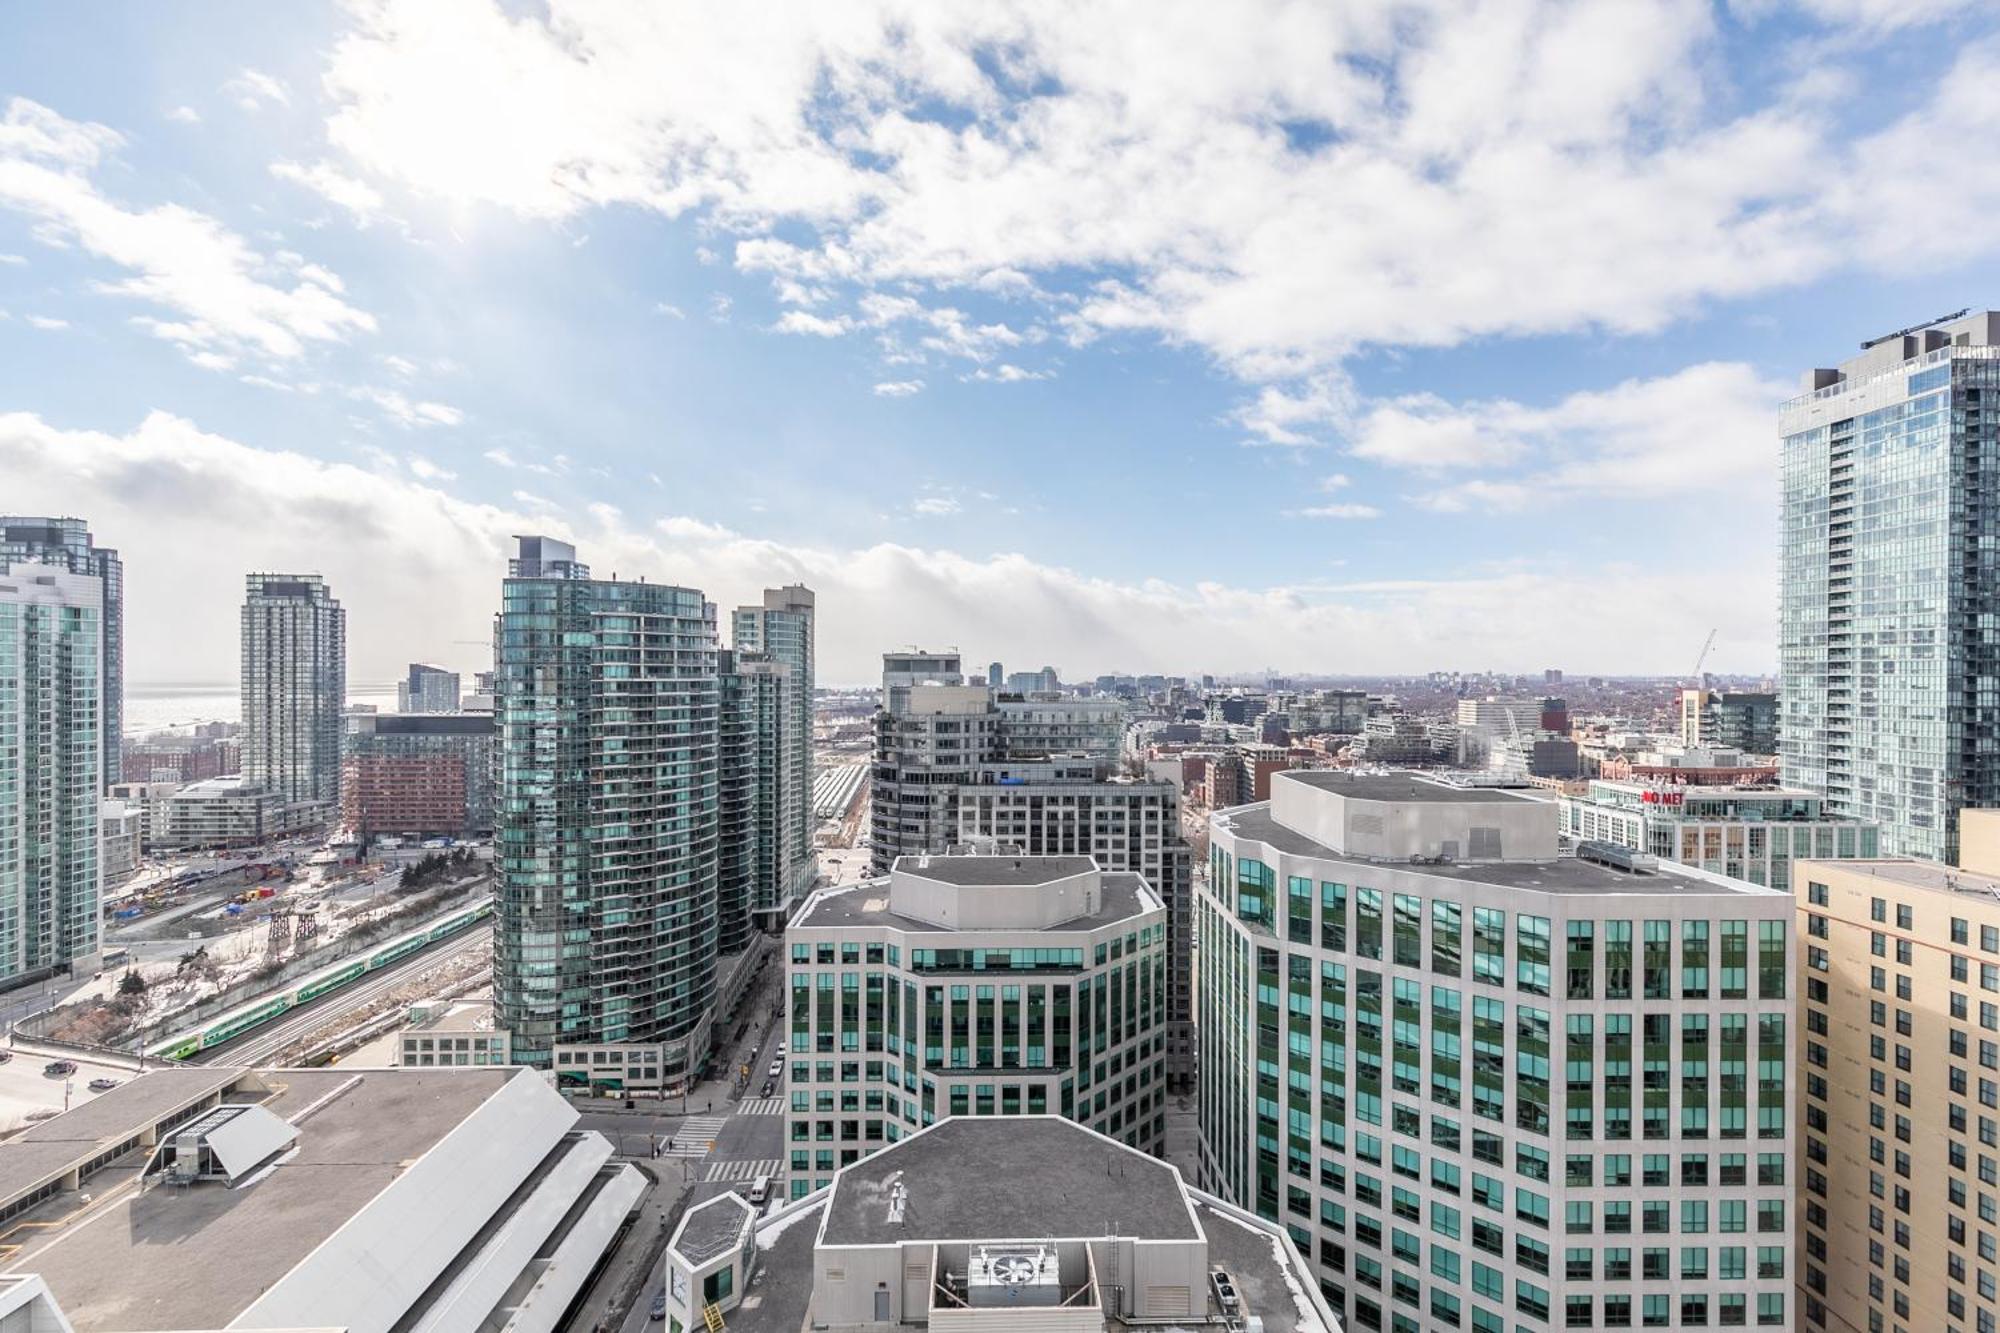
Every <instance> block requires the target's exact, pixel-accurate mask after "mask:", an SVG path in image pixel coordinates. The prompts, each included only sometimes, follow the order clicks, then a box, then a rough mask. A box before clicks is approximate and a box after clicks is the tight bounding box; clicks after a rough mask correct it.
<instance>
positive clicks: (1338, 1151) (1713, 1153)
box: [1195, 772, 1796, 1333]
mask: <svg viewBox="0 0 2000 1333" xmlns="http://www.w3.org/2000/svg"><path fill="white" fill-rule="evenodd" d="M1558 816H1559V812H1558V810H1557V807H1556V806H1555V805H1554V804H1552V803H1550V802H1547V801H1543V800H1539V799H1536V798H1534V797H1531V796H1527V795H1524V794H1522V793H1519V792H1516V791H1510V790H1504V789H1497V788H1482V787H1455V786H1451V785H1448V784H1445V783H1441V782H1433V781H1429V780H1426V779H1424V778H1421V777H1417V776H1415V775H1411V774H1399V773H1386V774H1381V773H1378V774H1349V773H1338V772H1294V773H1280V774H1277V775H1276V776H1274V778H1273V779H1272V785H1271V799H1270V800H1269V801H1267V802H1262V803H1259V804H1255V805H1248V806H1242V807H1238V808H1235V809H1230V810H1221V811H1217V812H1216V813H1215V814H1214V815H1213V816H1212V817H1211V825H1210V833H1211V862H1212V864H1211V871H1210V876H1209V880H1208V883H1207V884H1206V885H1204V886H1203V887H1202V889H1201V890H1200V892H1199V893H1198V895H1197V899H1196V909H1195V910H1196V921H1195V932H1196V950H1197V957H1198V958H1199V960H1200V966H1199V968H1198V969H1197V978H1198V980H1197V986H1196V1029H1197V1035H1198V1054H1199V1064H1200V1077H1199V1081H1198V1085H1197V1105H1198V1122H1199V1126H1200V1151H1201V1163H1200V1180H1199V1181H1198V1183H1199V1184H1201V1185H1202V1186H1203V1187H1204V1188H1208V1189H1211V1190H1213V1191H1215V1192H1217V1193H1219V1194H1221V1195H1222V1196H1223V1197H1225V1198H1228V1199H1230V1200H1232V1201H1233V1202H1235V1203H1237V1204H1238V1205H1240V1206H1242V1207H1244V1208H1247V1209H1251V1210H1253V1211H1255V1212H1257V1213H1258V1214H1260V1215H1261V1216H1263V1217H1266V1218H1268V1219H1271V1220H1273V1221H1276V1222H1278V1223H1279V1224H1281V1225H1283V1226H1284V1227H1285V1228H1286V1230H1287V1231H1288V1232H1289V1233H1290V1235H1291V1237H1292V1240H1293V1242H1294V1243H1295V1244H1296V1245H1297V1246H1298V1248H1299V1249H1300V1251H1301V1252H1302V1253H1303V1254H1304V1255H1305V1256H1306V1257H1307V1258H1308V1259H1309V1260H1311V1261H1312V1262H1313V1264H1314V1266H1315V1268H1316V1270H1317V1273H1318V1276H1319V1280H1320V1284H1321V1288H1322V1290H1323V1291H1324V1292H1325V1294H1326V1296H1327V1298H1328V1302H1329V1303H1330V1304H1331V1305H1333V1307H1334V1308H1335V1310H1336V1311H1338V1312H1340V1313H1341V1315H1342V1317H1343V1319H1344V1322H1345V1326H1346V1327H1347V1328H1348V1329H1350V1330H1370V1331H1372V1330H1378V1329H1379V1330H1390V1331H1392V1333H1434V1331H1435V1330H1441V1329H1466V1330H1471V1331H1472V1333H1543V1330H1558V1329H1623V1328H1732V1327H1763V1328H1787V1329H1788V1328H1790V1327H1792V1311H1791V1309H1790V1306H1789V1302H1790V1299H1791V1293H1790V1288H1791V1285H1792V1284H1791V1277H1790V1273H1791V1254H1790V1249H1791V1230H1790V1223H1791V1217H1790V1210H1791V1199H1792V1190H1793V1186H1794V1183H1795V1182H1794V1180H1793V1175H1794V1173H1795V1169H1796V1161H1795V1156H1794V1154H1795V1139H1796V1134H1795V1127H1794V1125H1793V1123H1792V1115H1791V1104H1790V1095H1791V1088H1790V1084H1789V1071H1790V1069H1791V1066H1792V1056H1793V1049H1794V1045H1795V1042H1796V1034H1795V1033H1794V1031H1793V1026H1792V1023H1791V1022H1790V1015H1791V1003H1790V996H1789V991H1788V986H1789V979H1790V976H1791V962H1792V954H1793V942H1792V932H1791V921H1792V915H1793V908H1792V902H1791V897H1790V895H1789V894H1786V893H1782V892H1779V891H1777V890H1775V889H1769V888H1764V887H1760V886H1757V885H1753V884H1749V883H1747V882H1743V881H1738V880H1732V879H1728V878H1726V877H1723V876H1720V875H1715V874H1712V873H1708V872H1704V871H1700V870H1696V869H1692V868H1688V867H1684V866H1680V865H1675V864H1672V863H1667V862H1660V861H1657V860H1656V859H1655V858H1652V857H1650V856H1647V855H1645V854H1644V853H1638V852H1633V851H1631V850H1629V849H1626V848H1621V847H1612V846H1607V845H1602V844H1583V847H1582V852H1581V854H1566V853H1565V852H1564V851H1563V850H1562V849H1561V847H1560V846H1559V836H1558V827H1557V825H1558Z"/></svg>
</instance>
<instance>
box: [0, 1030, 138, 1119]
mask: <svg viewBox="0 0 2000 1333" xmlns="http://www.w3.org/2000/svg"><path fill="white" fill-rule="evenodd" d="M58 1059H66V1060H75V1061H76V1066H77V1068H76V1072H75V1073H74V1074H71V1075H69V1076H68V1077H67V1078H56V1077H51V1076H49V1075H47V1074H45V1073H43V1072H42V1071H43V1068H44V1066H46V1065H47V1064H48V1063H49V1062H50V1061H51V1060H58ZM134 1068H135V1066H133V1065H115V1064H105V1063H100V1062H99V1061H96V1060H86V1059H83V1058H81V1057H79V1056H76V1055H73V1054H70V1053H68V1052H58V1051H52V1050H36V1049H32V1048H30V1047H28V1046H26V1045H17V1046H15V1047H14V1048H13V1049H12V1051H11V1056H10V1058H9V1059H8V1060H7V1061H6V1062H5V1063H0V1134H6V1133H11V1132H12V1131H14V1130H16V1129H20V1128H22V1127H23V1126H25V1125H27V1124H29V1123H31V1117H34V1116H35V1115H36V1113H37V1112H43V1113H46V1112H54V1111H60V1110H62V1109H63V1096H64V1091H63V1089H64V1084H68V1086H69V1104H70V1105H71V1106H79V1105H81V1104H82V1103H84V1102H87V1101H89V1100H90V1099H91V1098H93V1097H95V1096H97V1094H96V1093H94V1092H92V1091H91V1090H90V1081H91V1080H92V1079H96V1078H115V1079H117V1080H119V1081H120V1082H123V1081H124V1080H126V1079H128V1078H131V1077H132V1076H133V1073H134ZM40 1118H42V1119H46V1118H47V1116H46V1115H42V1116H41V1117H40Z"/></svg>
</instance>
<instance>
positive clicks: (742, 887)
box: [715, 651, 793, 955]
mask: <svg viewBox="0 0 2000 1333" xmlns="http://www.w3.org/2000/svg"><path fill="white" fill-rule="evenodd" d="M716 658H717V665H716V677H717V682H718V703H717V717H718V722H717V728H718V736H717V753H718V755H719V762H720V765H721V772H720V774H719V777H718V791H717V819H718V821H719V824H720V828H719V831H718V836H717V850H716V857H717V865H716V890H715V898H716V948H717V950H718V952H720V953H722V954H724V955H729V954H735V953H738V952H740V951H741V950H743V949H744V948H745V947H746V946H747V945H748V944H749V943H750V937H751V933H752V932H753V931H755V930H757V929H758V928H759V927H760V926H763V927H765V928H767V929H768V928H771V925H772V924H773V923H776V924H782V919H783V916H784V913H785V911H786V908H787V905H788V897H787V895H786V894H785V892H784V886H785V885H786V883H787V882H788V879H787V875H786V852H787V848H786V846H785V839H784V820H783V806H782V794H783V792H784V779H783V771H784V765H785V760H786V755H785V748H784V739H785V737H786V736H787V735H788V734H789V730H790V727H791V726H792V723H793V715H792V714H791V713H790V712H789V711H788V710H789V708H790V705H791V699H792V682H791V669H790V668H789V667H786V666H785V665H784V664H782V663H779V662H773V661H771V660H770V658H769V657H768V656H766V655H765V654H763V653H750V652H740V651H723V652H720V653H718V654H717V655H716Z"/></svg>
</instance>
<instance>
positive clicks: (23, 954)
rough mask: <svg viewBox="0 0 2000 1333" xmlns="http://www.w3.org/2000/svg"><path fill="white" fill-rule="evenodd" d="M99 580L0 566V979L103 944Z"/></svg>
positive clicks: (74, 960) (40, 972)
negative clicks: (8, 569) (100, 901)
mask: <svg viewBox="0 0 2000 1333" xmlns="http://www.w3.org/2000/svg"><path fill="white" fill-rule="evenodd" d="M103 599H104V583H103V580H101V579H100V578H98V577H96V576H95V575H91V574H72V573H70V572H69V571H68V569H67V568H64V567H61V566H57V565H40V564H35V563H32V562H29V561H25V560H23V561H19V562H17V563H16V564H15V565H14V566H13V569H12V570H11V572H6V573H0V986H4V985H6V984H8V983H10V982H13V981H15V980H27V979H31V978H34V977H37V976H46V975H50V974H52V973H57V972H60V971H62V970H64V969H65V968H70V967H73V966H75V967H77V968H78V970H81V966H80V965H81V964H82V962H83V960H86V959H89V958H91V957H93V956H94V955H95V954H96V953H97V952H98V948H99V940H100V938H101V934H100V920H99V909H98V896H99V889H100V885H101V883H102V879H103V871H102V865H101V862H100V859H99V855H98V850H99V849H98V842H99V830H98V792H99V791H100V790H101V787H102V776H101V772H100V769H99V765H100V764H101V763H102V762H103V757H104V750H103V746H102V743H101V741H102V737H101V735H100V730H101V728H102V726H103V711H102V706H101V704H102V698H103V691H104V672H103V667H104V620H103Z"/></svg>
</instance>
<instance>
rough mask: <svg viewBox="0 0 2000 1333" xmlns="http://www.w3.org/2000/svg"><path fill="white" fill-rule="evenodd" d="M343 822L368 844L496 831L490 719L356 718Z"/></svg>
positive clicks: (344, 782)
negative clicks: (385, 838) (381, 838)
mask: <svg viewBox="0 0 2000 1333" xmlns="http://www.w3.org/2000/svg"><path fill="white" fill-rule="evenodd" d="M346 724H347V748H346V755H345V758H344V759H343V761H342V762H343V765H344V768H345V771H344V772H343V774H342V777H341V820H342V823H344V824H345V825H346V826H347V827H348V828H349V829H350V830H352V831H353V832H354V833H356V834H359V835H360V836H362V837H375V836H378V835H383V834H391V835H395V836H399V837H416V838H442V837H449V838H458V837H465V836H468V835H470V836H479V837H483V836H486V835H489V834H491V833H492V831H493V754H494V749H493V747H494V736H495V733H494V726H493V715H492V714H491V713H352V714H349V715H348V716H347V719H346Z"/></svg>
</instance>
